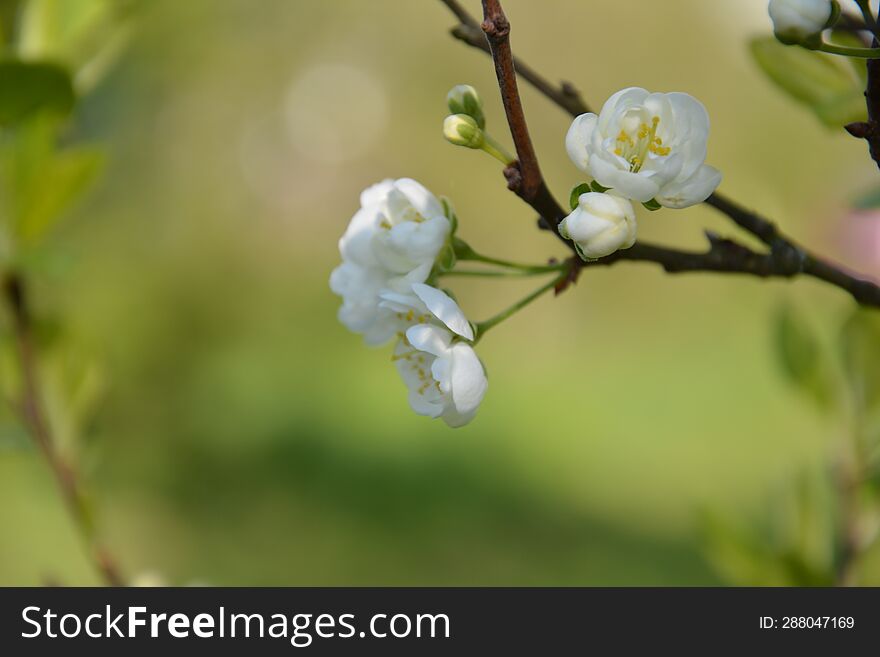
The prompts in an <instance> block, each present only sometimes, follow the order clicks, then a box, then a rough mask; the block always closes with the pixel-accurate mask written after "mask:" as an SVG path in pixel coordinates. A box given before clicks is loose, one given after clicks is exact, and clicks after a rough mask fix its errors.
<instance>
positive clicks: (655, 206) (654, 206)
mask: <svg viewBox="0 0 880 657" xmlns="http://www.w3.org/2000/svg"><path fill="white" fill-rule="evenodd" d="M642 205H644V206H645V208H646V209H648V210H650V211H651V212H656V211H657V210H659V209H660V208H662V207H663V206H662V205H660V204H659V203H658V202H657V199H655V198H652V199H651V200H650V201H646V202H645V203H642Z"/></svg>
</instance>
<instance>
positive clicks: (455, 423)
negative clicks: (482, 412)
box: [440, 406, 477, 429]
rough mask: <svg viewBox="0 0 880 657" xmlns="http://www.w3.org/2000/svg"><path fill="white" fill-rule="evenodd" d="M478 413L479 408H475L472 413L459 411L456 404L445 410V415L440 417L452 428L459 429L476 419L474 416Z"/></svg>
mask: <svg viewBox="0 0 880 657" xmlns="http://www.w3.org/2000/svg"><path fill="white" fill-rule="evenodd" d="M476 414H477V409H474V410H473V411H471V412H470V413H459V412H458V410H456V408H455V406H450V407H448V408H447V409H446V410H445V411H443V415H441V416H440V417H442V418H443V421H444V422H445V423H446V424H447V425H448V426H449V427H450V428H452V429H458V428H459V427H463V426H464V425H466V424H467V423H468V422H470V421H471V420H473V419H474V416H476Z"/></svg>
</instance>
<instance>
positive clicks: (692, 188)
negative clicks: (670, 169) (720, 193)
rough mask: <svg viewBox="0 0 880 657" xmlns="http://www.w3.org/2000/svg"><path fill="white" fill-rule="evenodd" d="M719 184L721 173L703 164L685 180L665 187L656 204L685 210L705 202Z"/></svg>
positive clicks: (658, 195)
mask: <svg viewBox="0 0 880 657" xmlns="http://www.w3.org/2000/svg"><path fill="white" fill-rule="evenodd" d="M720 184H721V172H720V171H719V170H718V169H716V168H715V167H711V166H709V165H708V164H704V165H703V166H701V167H700V168H699V169H697V170H696V172H694V175H692V176H691V177H690V178H688V179H687V180H684V181H682V182H673V183H670V184H668V185H666V186H665V187H664V188H663V189H661V190H660V193H659V194H657V197H656V198H657V202H658V203H659V204H660V205H662V206H664V207H667V208H687V207H690V206H691V205H696V204H697V203H702V202H703V201H705V200H706V199H707V198H709V196H710V195H711V194H712V192H714V191H715V189H716V188H717V187H718V185H720Z"/></svg>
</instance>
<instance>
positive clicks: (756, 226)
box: [441, 0, 880, 307]
mask: <svg viewBox="0 0 880 657" xmlns="http://www.w3.org/2000/svg"><path fill="white" fill-rule="evenodd" d="M441 2H443V4H445V5H446V6H447V7H448V8H449V9H450V11H452V13H453V14H455V16H456V18H458V20H459V25H458V26H457V27H456V28H454V29H453V35H454V36H456V38H458V39H460V40H462V41H464V42H465V43H467V44H468V45H470V46H472V47H475V48H477V49H479V50H482V51H484V52H487V53H489V54H490V55H491V56H492V59H493V61H494V63H495V71H496V75H497V77H498V85H499V88H500V89H501V96H502V100H503V102H504V107H505V112H506V114H507V117H508V123H509V124H510V129H511V134H512V135H513V138H514V143H515V145H516V148H517V155H518V157H519V158H520V164H519V165H516V166H512V167H508V169H507V170H505V177H506V178H507V180H508V187H509V188H510V189H511V190H513V191H515V192H517V194H518V195H519V196H520V197H521V198H523V200H525V201H526V202H527V203H529V205H530V206H531V207H532V208H533V209H534V210H535V211H537V212H538V214H539V215H540V216H541V222H540V224H539V225H541V227H543V228H550V227H553V228H555V226H556V225H557V224H558V223H559V221H560V220H561V219H562V217H563V216H564V214H565V212H564V211H563V209H562V207H561V206H560V205H559V203H558V202H557V201H556V200H555V199H554V198H553V196H552V194H551V193H550V191H549V189H548V188H547V186H546V184H545V183H544V180H543V178H542V177H541V173H540V169H539V167H538V164H537V157H536V156H535V153H534V148H533V147H532V144H531V140H530V139H529V136H528V130H527V127H526V124H525V115H524V112H523V110H522V102H521V101H520V99H519V94H518V90H517V86H516V72H517V71H519V70H520V69H521V68H522V67H523V64H521V63H520V62H519V60H516V64H515V60H514V58H513V55H512V53H511V50H510V42H509V36H510V23H509V21H508V20H507V18H506V16H505V15H504V12H503V10H502V9H501V3H500V1H499V0H483V10H484V16H485V20H484V22H483V25H482V29H483V31H484V32H485V35H486V38H485V39H480V38H478V36H477V33H476V30H477V29H478V28H477V27H476V26H477V21H476V20H475V19H474V18H473V17H472V16H471V15H470V14H469V13H468V12H467V11H466V10H465V9H464V8H463V7H462V6H461V5H460V4H459V3H458V2H457V1H456V0H441ZM873 61H875V62H880V60H873ZM526 69H527V70H529V71H531V74H530V77H526V76H524V77H526V79H527V80H528V81H529V82H531V83H532V84H533V85H534V86H535V87H536V88H537V89H538V90H539V91H541V92H542V93H543V94H544V95H545V96H547V97H548V98H549V99H550V100H552V101H553V102H554V103H556V104H557V105H558V106H559V107H561V108H562V109H564V110H565V111H567V112H568V113H569V114H571V115H572V116H577V115H579V114H583V113H584V112H585V111H587V109H586V105H585V104H584V103H583V101H581V100H580V96H579V94H578V93H577V92H576V91H575V90H574V89H573V88H572V87H571V85H568V84H564V85H563V86H562V87H560V88H555V87H553V85H551V84H550V83H549V82H547V81H546V79H545V78H543V77H541V76H540V75H537V74H535V73H534V72H533V71H532V69H529V68H528V67H526ZM877 77H878V83H877V84H878V90H877V91H878V117H880V74H878V76H877ZM535 81H538V83H537V84H536V83H535ZM548 91H549V92H548ZM571 99H575V100H574V101H572V100H571ZM878 134H880V133H878ZM878 139H880V137H878ZM521 146H522V147H523V148H524V151H521V150H520V148H521ZM523 161H526V162H528V163H529V164H528V166H523V165H522V164H521V163H522V162H523ZM526 179H528V182H529V184H530V185H537V186H536V188H535V189H536V191H535V193H534V195H533V196H532V197H527V196H526V195H525V194H524V193H523V189H525V181H526ZM536 181H537V182H536ZM706 203H707V204H708V205H710V206H712V207H714V208H715V209H717V210H719V211H720V212H722V213H724V214H725V215H726V216H727V217H728V218H730V219H731V220H733V222H734V223H735V224H736V225H737V226H739V227H740V228H742V229H743V230H745V231H747V232H749V233H751V234H752V235H754V236H756V237H757V238H758V239H760V240H761V241H762V242H764V243H765V244H766V245H767V246H768V247H769V253H758V252H755V251H753V250H751V249H749V248H748V247H745V246H743V245H741V244H739V243H737V242H734V241H733V240H729V239H721V238H719V237H717V236H715V235H710V237H709V241H710V249H709V251H707V252H691V251H681V250H677V249H670V248H667V247H661V246H656V245H653V244H649V243H646V242H642V241H639V242H637V243H636V244H635V245H634V246H633V247H632V248H630V249H626V250H622V251H617V252H616V253H613V254H612V255H610V256H606V257H605V258H601V259H599V260H597V261H594V262H590V263H585V264H584V265H583V266H597V265H610V264H614V263H616V262H619V261H623V260H628V261H642V262H654V263H656V264H659V265H660V266H662V267H663V268H664V270H666V271H667V272H669V273H681V272H698V271H706V272H707V271H712V272H725V273H741V274H751V275H755V276H760V277H763V278H766V277H784V278H790V277H793V276H797V275H798V274H806V275H808V276H812V277H814V278H817V279H819V280H823V281H825V282H827V283H830V284H831V285H835V286H837V287H839V288H841V289H843V290H846V291H847V292H849V293H850V294H851V295H852V296H853V298H854V299H855V300H856V301H858V302H859V303H860V304H863V305H867V306H874V307H880V287H878V286H877V285H876V284H874V283H872V282H871V281H868V280H865V279H862V278H860V277H858V276H854V275H852V274H850V273H848V272H846V271H844V270H843V269H842V268H840V267H838V266H836V265H834V264H832V263H829V262H827V261H826V260H824V259H822V258H820V257H818V256H816V255H814V254H812V253H810V252H808V251H806V250H805V249H803V248H802V247H801V246H800V245H798V244H797V243H796V242H794V241H792V240H791V239H789V238H788V237H786V236H785V235H783V234H782V233H781V232H780V231H779V230H778V229H777V228H776V226H775V225H774V224H773V223H772V222H771V221H769V220H767V219H765V218H763V217H761V216H760V215H758V214H755V213H753V212H749V211H747V210H745V209H744V208H743V207H742V206H740V205H738V204H737V203H735V202H734V201H731V200H729V199H727V198H726V197H724V196H722V195H720V194H718V193H715V194H713V195H712V196H710V197H709V198H708V199H707V200H706ZM553 232H554V233H555V234H557V235H558V233H557V232H556V230H554V231H553ZM566 244H568V246H569V247H570V248H572V249H573V245H572V244H571V242H568V241H566Z"/></svg>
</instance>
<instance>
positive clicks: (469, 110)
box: [446, 84, 486, 129]
mask: <svg viewBox="0 0 880 657" xmlns="http://www.w3.org/2000/svg"><path fill="white" fill-rule="evenodd" d="M446 104H447V105H448V106H449V111H450V112H451V113H452V114H465V115H467V116H469V117H471V118H472V119H473V120H474V121H476V122H477V125H478V126H479V127H480V128H481V129H482V128H485V127H486V118H485V117H484V116H483V101H482V100H480V94H478V93H477V90H476V89H474V88H473V87H472V86H471V85H469V84H459V85H456V86H454V87H452V89H450V90H449V93H448V94H446Z"/></svg>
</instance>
